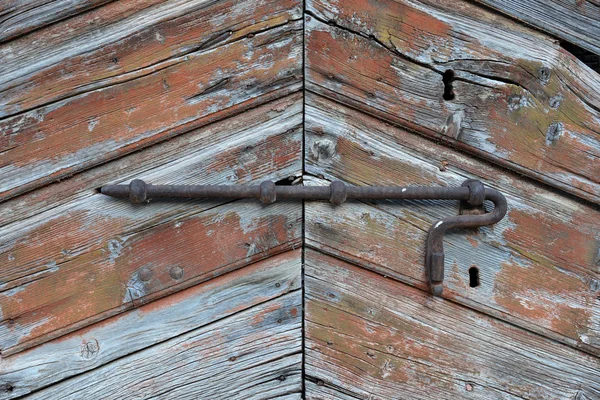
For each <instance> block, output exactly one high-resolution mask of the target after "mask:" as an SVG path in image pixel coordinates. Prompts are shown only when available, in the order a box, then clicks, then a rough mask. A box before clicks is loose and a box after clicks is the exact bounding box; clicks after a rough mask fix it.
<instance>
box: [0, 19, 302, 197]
mask: <svg viewBox="0 0 600 400" xmlns="http://www.w3.org/2000/svg"><path fill="white" fill-rule="evenodd" d="M221 11H222V10H221ZM284 14H285V13H284ZM219 15H221V14H217V15H214V16H212V18H214V19H215V20H209V21H208V25H209V26H210V23H211V22H212V23H213V24H217V25H218V24H219V22H218V21H219V19H218V16H219ZM288 17H289V16H286V15H283V16H282V15H279V16H277V17H276V18H274V19H273V20H271V19H269V21H270V22H269V23H271V24H272V25H273V26H275V27H273V26H269V24H268V23H267V24H265V23H264V22H261V21H255V22H256V24H257V25H255V26H252V25H251V24H248V23H246V25H250V26H246V27H244V23H241V22H239V21H238V22H239V23H238V25H239V26H237V28H238V29H240V31H239V32H238V34H239V33H243V34H244V35H245V36H242V37H241V38H240V37H236V39H238V40H235V41H232V42H230V43H226V44H224V45H222V46H218V47H215V48H211V46H210V43H207V44H206V47H207V50H205V49H204V48H203V47H202V46H198V45H197V42H198V41H201V42H205V41H210V40H209V39H211V40H213V39H214V37H213V36H214V34H209V36H208V37H207V36H203V35H205V34H207V32H204V31H202V30H200V32H195V35H196V36H194V37H195V39H194V41H195V42H196V45H195V46H191V44H190V43H189V40H188V42H187V43H179V42H178V43H175V44H170V45H174V46H175V45H176V46H179V47H185V48H187V53H185V52H184V55H175V56H172V55H171V49H170V48H169V47H168V46H167V45H165V48H164V49H163V54H162V55H160V54H158V53H157V56H158V57H159V60H158V61H157V63H155V64H152V63H150V64H151V65H150V66H148V67H147V68H146V67H143V66H142V67H143V68H142V67H140V68H142V69H140V70H137V72H135V71H134V72H133V75H127V74H125V75H123V73H122V72H123V71H121V79H120V81H118V82H114V83H112V82H111V83H110V84H108V85H105V86H101V87H100V88H98V89H94V90H91V91H87V92H85V93H82V94H77V95H73V96H71V97H68V98H66V99H63V100H58V101H55V102H52V103H50V104H48V105H44V106H41V107H38V108H35V109H33V110H30V111H25V112H23V113H21V114H17V115H14V116H11V117H7V118H4V119H2V120H0V130H2V131H3V135H2V137H1V138H0V152H2V158H1V160H0V172H1V175H0V199H6V198H10V197H12V196H15V195H17V194H20V193H23V192H25V191H28V190H31V189H34V188H36V187H39V186H40V185H44V184H47V183H49V182H51V181H55V180H57V179H61V178H64V177H65V176H69V175H72V174H73V173H75V172H78V171H81V170H83V169H86V168H89V167H91V166H95V165H98V164H101V163H103V162H106V161H108V160H111V159H114V158H117V157H120V156H122V155H124V154H128V153H130V152H132V151H134V150H138V149H140V148H143V147H145V146H148V145H151V144H153V143H157V142H158V141H161V140H164V139H167V138H171V137H173V136H176V135H178V134H181V133H183V132H186V131H189V130H191V129H194V128H196V127H199V126H203V125H205V124H207V123H209V122H213V121H215V120H218V119H222V118H225V117H227V116H231V115H233V114H236V113H239V112H241V111H243V110H247V109H249V108H251V107H255V106H257V105H259V104H261V103H264V102H267V101H269V100H272V99H273V98H277V97H281V96H283V95H286V94H289V93H291V92H294V91H296V90H298V89H299V88H300V87H301V58H302V57H301V54H302V34H301V29H302V21H294V20H289V21H288V19H287V18H288ZM256 19H257V20H258V19H260V18H258V17H257V18H256ZM134 22H135V21H134ZM179 23H181V21H179ZM188 25H189V24H188ZM204 25H206V23H205V24H204ZM177 26H178V25H177ZM235 26H236V24H235V23H234V26H233V27H232V29H233V28H234V27H235ZM268 28H272V29H268ZM172 29H175V28H172ZM253 29H256V30H258V32H257V33H256V34H253V33H252V32H253ZM265 29H266V31H264V32H263V31H261V30H265ZM227 32H229V31H227ZM226 36H229V35H226ZM153 37H154V36H153ZM136 40H139V38H138V39H136ZM152 40H153V41H156V39H152ZM159 42H160V40H159ZM135 43H136V41H135V40H134V41H133V43H130V44H129V45H128V46H130V47H128V48H131V49H133V50H131V51H132V53H131V55H130V58H131V63H134V62H139V59H142V60H143V59H145V58H146V56H144V54H143V52H149V53H150V54H155V53H154V51H155V50H156V49H153V47H152V46H151V43H150V44H148V46H149V47H143V46H142V48H139V49H137V48H136V46H135ZM120 45H123V43H121V44H119V43H117V44H116V46H117V48H119V49H120V47H119V46H120ZM198 47H199V48H198ZM136 49H137V50H139V51H140V52H139V53H138V52H136ZM110 54H112V53H110ZM96 56H99V55H98V54H92V55H90V57H92V59H95V57H96ZM112 57H114V56H112ZM160 57H166V59H164V60H163V59H162V58H160ZM27 60H29V59H28V58H26V59H25V61H23V62H27ZM69 62H70V61H69ZM76 64H77V65H78V66H77V67H76V69H77V68H79V69H81V68H84V69H83V71H85V68H86V63H85V62H81V64H80V63H76ZM100 66H101V67H102V68H100V71H96V72H95V74H99V75H103V74H104V73H103V72H102V69H103V68H106V66H105V65H104V64H102V63H101V64H100ZM127 68H130V69H134V70H135V68H136V67H135V66H131V65H130V66H129V67H127ZM92 69H93V68H92ZM73 73H74V74H75V75H76V76H78V77H81V74H83V76H84V78H82V79H84V81H85V82H88V80H90V79H91V80H92V81H93V80H95V79H103V78H101V77H98V76H87V75H85V72H82V71H81V70H79V71H74V72H73ZM62 74H63V72H59V75H61V76H62ZM111 74H112V75H116V74H118V73H114V74H113V73H111ZM111 74H109V75H111ZM8 75H10V74H8ZM66 76H69V74H66ZM48 79H49V78H48V77H47V76H46V77H44V78H43V81H44V82H46V81H47V80H48ZM17 81H18V80H17ZM50 81H53V80H52V79H51V80H50ZM7 84H8V85H12V81H11V80H9V81H7ZM33 85H34V86H36V85H37V84H36V83H34V84H33ZM69 85H76V86H80V85H81V82H74V83H73V82H71V83H67V86H69ZM52 87H55V85H52ZM16 90H17V91H19V89H18V88H17V89H16ZM43 91H44V92H45V90H43ZM33 97H34V98H37V97H38V96H36V95H34V96H33Z"/></svg>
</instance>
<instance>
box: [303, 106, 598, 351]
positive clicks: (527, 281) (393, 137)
mask: <svg viewBox="0 0 600 400" xmlns="http://www.w3.org/2000/svg"><path fill="white" fill-rule="evenodd" d="M305 132H306V133H305V135H306V138H305V141H306V154H307V157H306V171H307V172H308V173H310V174H313V175H316V176H323V177H325V178H326V179H329V180H332V179H342V180H345V181H346V182H348V183H349V184H354V185H399V186H405V185H443V186H460V184H461V183H462V182H463V181H464V180H465V179H468V178H475V179H480V180H481V181H483V182H484V183H485V184H487V185H490V186H491V187H494V188H496V189H498V190H501V191H502V192H503V193H504V194H505V195H506V197H507V199H508V213H507V216H506V217H505V219H504V220H502V221H501V222H499V223H498V224H496V225H494V226H492V227H484V228H480V229H478V230H459V231H455V232H452V231H451V232H449V233H448V234H446V236H445V240H444V243H445V244H444V247H445V252H446V278H445V282H444V287H445V289H444V296H445V297H447V298H449V299H452V300H453V301H456V302H458V303H461V304H464V305H467V306H469V307H472V308H475V309H477V310H480V311H482V312H484V313H487V314H491V315H493V316H496V317H498V318H501V319H505V320H507V321H510V322H511V323H514V324H516V325H518V326H521V327H524V328H526V329H529V330H532V331H535V332H538V333H540V334H543V335H546V336H549V337H551V338H554V339H556V340H559V341H561V342H564V343H567V344H569V345H572V346H576V347H579V348H581V349H584V350H585V351H588V352H591V353H593V354H596V355H598V354H600V210H599V209H598V208H597V207H593V206H590V205H588V204H584V203H583V202H581V201H576V200H574V199H572V198H570V197H568V196H561V195H558V194H556V193H554V192H552V191H551V190H548V188H547V187H544V186H542V185H538V184H534V183H531V182H530V181H528V180H523V179H522V178H520V177H518V176H516V175H515V174H512V173H510V172H508V171H504V170H502V169H500V168H498V167H494V166H491V165H489V164H486V163H484V162H481V161H477V160H474V159H473V158H471V157H468V156H465V155H462V154H460V153H459V152H457V151H455V150H452V149H449V148H446V147H444V146H442V145H439V144H435V143H433V142H431V141H429V140H427V139H425V138H423V137H421V136H419V135H414V134H410V133H408V132H406V131H404V130H402V129H399V128H393V127H391V126H389V124H386V123H384V122H382V121H380V120H378V119H376V118H373V117H371V116H368V115H366V114H362V113H359V112H357V111H355V110H352V109H349V108H348V107H345V106H343V105H341V104H339V103H334V102H332V101H330V100H326V99H324V98H320V97H318V96H315V95H308V96H307V99H306V122H305ZM457 212H458V202H444V201H425V202H418V201H406V202H376V203H371V205H368V204H363V203H357V202H355V203H352V204H347V205H346V204H345V205H342V206H340V207H332V206H330V205H329V204H327V203H310V204H307V206H306V209H305V213H306V228H305V232H306V244H307V245H309V246H311V247H314V248H318V249H321V250H323V251H325V252H327V253H330V254H334V255H336V256H338V257H341V258H344V259H347V260H349V261H352V262H355V263H358V264H360V265H365V266H367V267H368V268H370V269H373V270H376V271H378V272H380V273H382V274H384V275H388V276H392V277H394V278H395V279H398V280H401V281H402V282H405V283H408V284H411V285H414V286H416V287H418V288H421V289H423V290H426V291H427V290H428V287H427V284H426V282H427V280H426V276H425V268H424V267H423V263H424V261H423V260H424V246H425V241H426V234H427V230H428V229H429V228H430V226H431V224H432V223H433V222H435V221H436V220H438V219H440V218H444V217H447V216H451V215H456V213H457ZM472 267H475V268H478V270H479V275H480V279H479V281H480V284H479V286H478V287H475V288H472V287H470V279H469V269H470V268H472Z"/></svg>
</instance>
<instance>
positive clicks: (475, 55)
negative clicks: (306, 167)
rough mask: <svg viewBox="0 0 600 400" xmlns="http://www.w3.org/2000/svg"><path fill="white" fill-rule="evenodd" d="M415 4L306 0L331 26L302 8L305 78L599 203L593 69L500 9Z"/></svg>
mask: <svg viewBox="0 0 600 400" xmlns="http://www.w3.org/2000/svg"><path fill="white" fill-rule="evenodd" d="M425 3H426V2H425V1H423V2H408V1H404V0H399V1H392V0H380V1H376V2H361V1H343V2H342V1H337V0H331V1H328V0H314V1H309V2H308V3H307V7H308V10H309V12H311V13H313V14H314V15H316V16H317V18H318V19H319V20H321V21H329V22H330V23H332V24H334V25H335V26H330V25H328V24H326V23H323V22H320V21H319V20H317V18H315V17H310V16H309V17H308V18H307V25H306V32H307V33H306V71H305V73H306V78H307V84H306V87H307V89H309V90H310V91H314V92H317V93H320V94H323V95H325V96H328V97H331V98H335V99H337V100H339V101H342V102H344V103H346V104H349V105H351V106H353V107H356V108H360V109H361V110H364V111H366V112H368V113H371V114H374V115H376V116H378V117H379V118H382V119H384V120H387V121H389V122H392V123H394V124H399V125H401V126H403V127H407V128H410V129H412V130H415V131H418V132H419V133H422V134H424V135H428V136H430V137H434V138H436V139H441V140H443V141H444V142H446V143H450V144H452V145H453V146H456V147H459V148H460V149H462V150H465V151H468V152H470V153H473V154H476V155H478V156H481V157H484V158H487V159H490V160H492V161H494V162H495V163H498V164H500V165H502V166H504V167H507V168H510V169H513V170H515V171H518V172H520V173H523V174H525V175H528V176H530V177H532V178H535V179H537V180H540V181H542V182H545V183H547V184H550V185H553V186H555V187H557V188H560V189H562V190H565V191H567V192H570V193H573V194H576V195H577V196H580V197H582V198H585V199H588V200H591V201H595V202H600V129H599V128H598V126H599V123H598V122H599V121H600V76H599V75H598V74H597V73H595V72H594V71H592V70H591V69H589V68H588V67H586V66H585V65H584V64H583V63H581V62H580V61H579V60H577V59H575V58H574V57H572V56H571V55H569V54H568V53H566V52H565V51H563V50H562V49H561V48H560V46H559V45H558V44H556V43H554V42H553V41H552V40H549V39H548V38H547V37H546V36H545V35H543V34H541V33H539V32H536V31H533V30H531V29H528V28H525V27H522V26H520V25H519V24H516V23H514V22H513V21H511V20H508V19H506V18H503V17H501V16H498V15H495V14H493V13H491V12H488V11H485V10H482V9H480V8H478V7H476V6H474V5H472V4H469V3H466V2H464V1H459V2H456V1H439V2H435V4H433V3H429V2H428V3H427V4H425ZM446 71H452V72H448V74H450V75H444V74H446ZM444 76H446V77H448V79H449V81H451V85H452V96H453V99H448V100H445V99H444V92H445V89H446V90H447V91H448V93H446V94H447V95H448V94H449V92H450V89H449V86H447V85H445V84H444ZM450 76H453V78H451V79H450ZM445 86H446V88H445ZM452 96H450V97H452Z"/></svg>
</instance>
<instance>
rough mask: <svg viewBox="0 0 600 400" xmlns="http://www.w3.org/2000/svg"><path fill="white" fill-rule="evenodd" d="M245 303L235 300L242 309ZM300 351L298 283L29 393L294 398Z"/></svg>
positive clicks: (43, 396)
mask: <svg viewBox="0 0 600 400" xmlns="http://www.w3.org/2000/svg"><path fill="white" fill-rule="evenodd" d="M247 306H248V305H247V304H243V303H240V304H238V307H239V308H241V309H242V310H244V309H245V308H246V307H247ZM188 312H194V310H189V311H188ZM301 351H302V293H301V292H300V291H299V290H297V291H295V292H292V293H288V294H286V295H283V296H282V297H279V298H276V299H273V300H269V301H267V302H265V303H261V304H259V305H256V306H254V307H252V308H250V309H247V310H244V311H240V312H238V313H236V314H234V315H232V316H230V317H227V318H224V319H221V320H219V321H216V322H214V323H212V324H209V325H206V326H204V327H201V328H199V329H196V330H193V331H191V332H188V333H186V334H183V335H181V336H178V337H175V338H173V339H171V340H168V341H166V342H163V343H160V344H157V345H155V346H153V347H150V348H148V349H145V350H142V351H139V352H136V353H134V354H131V355H129V356H126V357H123V358H120V359H118V360H115V361H113V362H111V363H109V364H106V365H103V366H101V367H99V368H96V369H94V370H93V371H89V372H87V373H85V374H82V375H78V376H75V377H73V378H71V379H68V380H65V381H62V382H60V383H57V384H55V385H52V386H50V387H48V388H46V389H42V390H41V391H39V392H35V393H33V394H31V395H30V396H28V398H31V399H56V398H61V399H80V398H82V396H83V397H85V398H102V399H123V398H140V397H143V398H148V397H152V398H160V399H198V398H203V399H269V398H277V397H278V396H280V395H281V396H285V395H287V396H289V397H288V398H290V397H291V398H296V399H300V398H301V393H300V391H301V369H302V366H301V364H302V354H301ZM124 378H125V379H124ZM292 394H293V395H292ZM290 395H292V396H290Z"/></svg>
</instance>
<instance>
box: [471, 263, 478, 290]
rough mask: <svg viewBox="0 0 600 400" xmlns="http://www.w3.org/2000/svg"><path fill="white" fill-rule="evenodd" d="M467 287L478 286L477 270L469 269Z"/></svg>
mask: <svg viewBox="0 0 600 400" xmlns="http://www.w3.org/2000/svg"><path fill="white" fill-rule="evenodd" d="M469 286H471V287H477V286H479V268H477V267H471V268H469Z"/></svg>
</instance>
